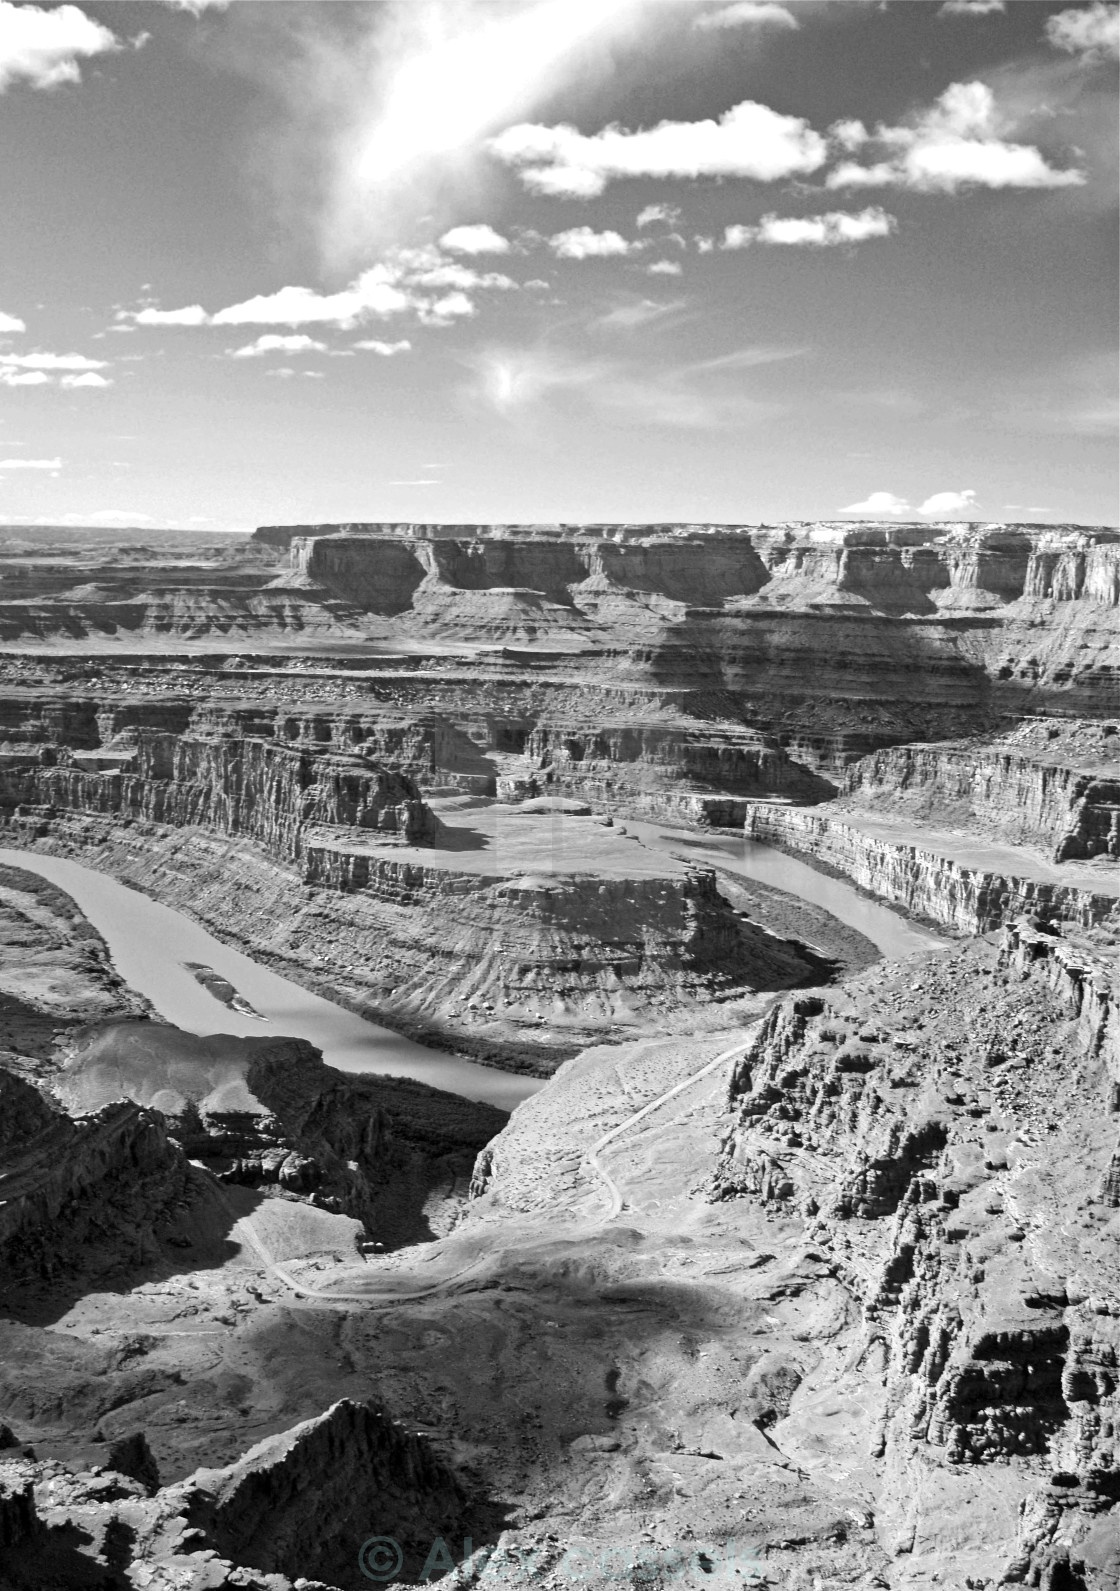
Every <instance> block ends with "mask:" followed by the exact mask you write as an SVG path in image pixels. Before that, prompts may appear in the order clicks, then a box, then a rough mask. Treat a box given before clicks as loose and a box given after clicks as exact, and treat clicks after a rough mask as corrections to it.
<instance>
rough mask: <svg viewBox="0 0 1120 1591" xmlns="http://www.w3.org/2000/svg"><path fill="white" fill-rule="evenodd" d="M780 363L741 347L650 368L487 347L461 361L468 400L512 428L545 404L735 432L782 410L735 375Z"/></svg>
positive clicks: (633, 420) (558, 352)
mask: <svg viewBox="0 0 1120 1591" xmlns="http://www.w3.org/2000/svg"><path fill="white" fill-rule="evenodd" d="M673 307H676V306H673ZM616 324H621V322H618V321H616ZM779 357H781V358H786V357H789V353H788V351H781V352H780V353H779V352H777V351H775V350H765V349H763V350H752V349H740V350H737V351H735V352H734V353H732V354H731V355H723V356H720V358H718V359H711V360H702V361H699V362H695V363H692V364H683V365H676V366H669V367H663V366H661V367H656V368H651V367H650V366H648V365H645V364H639V363H637V362H636V361H633V360H623V359H603V358H591V359H588V358H583V357H579V356H577V355H574V354H571V353H569V352H567V351H566V350H562V349H558V348H547V347H544V348H542V347H535V348H519V349H512V348H497V347H490V348H485V349H483V350H481V351H480V352H476V353H474V354H472V355H471V356H470V357H469V358H468V359H467V363H468V365H469V366H470V368H472V369H473V371H474V372H475V381H474V383H473V384H472V385H471V387H470V388H469V389H468V392H467V397H468V398H469V399H470V401H471V403H472V404H473V405H477V404H479V403H481V404H483V405H485V406H486V407H488V408H491V409H493V410H494V411H495V412H496V413H498V414H499V415H501V416H502V417H503V418H505V419H508V420H511V421H518V422H521V421H525V420H528V419H530V418H531V417H532V415H533V412H534V411H535V410H538V409H540V408H542V407H543V406H544V405H545V404H553V403H556V402H560V403H563V404H576V405H577V406H581V407H583V408H585V409H588V410H590V411H591V412H592V413H593V414H595V415H597V416H598V417H599V418H600V419H601V420H603V421H606V422H609V423H612V424H619V425H643V426H656V427H667V428H671V429H676V430H689V431H697V430H735V429H738V428H741V427H742V426H745V425H750V424H753V423H756V422H757V421H758V420H760V419H764V418H769V417H771V416H773V415H774V414H777V413H780V412H782V411H781V408H780V406H779V405H776V404H775V403H773V402H770V401H767V400H766V399H764V398H763V397H761V396H759V395H757V394H755V393H754V392H752V391H749V390H746V388H745V387H744V383H743V379H742V375H741V372H743V371H745V370H746V369H748V368H750V367H751V366H752V365H762V364H769V363H772V362H773V361H774V359H775V358H779ZM729 378H730V379H729Z"/></svg>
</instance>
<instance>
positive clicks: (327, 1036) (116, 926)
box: [0, 848, 541, 1110]
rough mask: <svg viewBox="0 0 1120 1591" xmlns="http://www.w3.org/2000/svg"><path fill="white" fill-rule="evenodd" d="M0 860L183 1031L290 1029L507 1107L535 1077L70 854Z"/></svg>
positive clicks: (348, 1066)
mask: <svg viewBox="0 0 1120 1591" xmlns="http://www.w3.org/2000/svg"><path fill="white" fill-rule="evenodd" d="M0 862H3V863H5V864H7V865H8V866H9V867H22V868H24V869H25V870H26V871H27V872H29V873H38V874H40V875H41V877H43V878H47V879H50V881H51V883H52V884H57V885H58V887H59V888H60V889H64V890H65V891H66V893H67V894H68V895H70V896H72V898H73V899H74V900H76V901H77V903H78V905H79V906H80V907H81V909H82V911H83V912H84V913H85V915H86V916H87V917H88V918H89V920H90V922H91V923H92V924H93V926H94V927H95V928H96V929H97V931H98V933H99V934H100V935H101V937H102V938H103V939H104V941H105V943H106V944H107V945H108V947H109V952H110V954H111V955H112V958H113V965H114V966H115V967H116V969H117V971H118V972H119V973H120V975H121V977H122V978H123V979H124V980H125V982H126V983H129V984H131V986H132V987H133V988H134V989H137V990H139V992H140V993H141V994H143V995H146V996H147V997H148V999H149V1000H150V1001H151V1002H152V1004H153V1006H155V1008H156V1010H157V1011H158V1012H159V1014H160V1016H162V1017H166V1019H167V1020H168V1022H173V1023H174V1024H175V1026H176V1027H180V1028H184V1029H185V1030H186V1031H187V1032H188V1033H236V1034H239V1035H240V1036H241V1037H242V1038H253V1039H259V1038H262V1037H264V1036H265V1035H267V1034H269V1033H277V1034H281V1033H282V1034H290V1035H292V1036H293V1037H294V1038H299V1039H307V1040H308V1041H309V1042H310V1043H312V1044H314V1045H315V1046H316V1048H317V1049H320V1050H322V1052H323V1059H324V1060H325V1061H326V1062H327V1064H328V1065H329V1066H336V1067H337V1068H338V1070H339V1071H340V1072H381V1073H385V1074H387V1075H389V1076H393V1077H415V1078H418V1079H419V1081H420V1082H422V1083H428V1084H430V1085H431V1087H432V1088H445V1089H447V1090H448V1091H449V1092H450V1093H453V1094H462V1095H464V1096H465V1097H466V1098H467V1099H481V1100H485V1101H486V1103H487V1104H489V1105H497V1106H498V1108H499V1109H500V1110H512V1109H513V1107H514V1106H515V1105H517V1104H519V1103H520V1101H521V1100H523V1099H527V1098H528V1096H529V1095H530V1094H535V1093H536V1091H537V1090H538V1089H539V1088H540V1087H541V1079H540V1078H538V1077H519V1076H518V1075H517V1074H516V1073H514V1072H502V1071H499V1070H498V1069H497V1068H496V1067H493V1066H479V1065H478V1064H477V1063H476V1062H474V1061H467V1060H463V1059H461V1058H460V1057H458V1056H455V1055H447V1054H445V1053H444V1052H443V1051H442V1050H434V1049H429V1048H428V1047H427V1046H426V1045H424V1044H414V1043H413V1042H412V1040H411V1039H406V1038H403V1037H402V1036H401V1034H399V1033H394V1032H393V1031H392V1030H391V1029H390V1028H383V1027H378V1025H377V1024H376V1023H375V1022H366V1021H364V1020H363V1018H361V1017H360V1016H355V1015H354V1013H353V1012H352V1011H346V1010H344V1009H343V1008H342V1006H340V1005H334V1004H333V1003H332V1002H331V1001H330V1000H324V999H322V998H321V997H320V996H319V995H317V994H312V993H311V992H310V990H308V989H303V988H301V987H300V985H299V984H297V983H290V982H289V981H288V979H287V978H281V977H280V976H279V974H277V973H275V972H270V971H269V969H268V968H267V967H262V966H261V965H260V964H259V963H258V962H256V961H253V960H251V959H250V958H249V957H248V956H244V955H242V954H241V952H240V951H239V950H233V949H232V948H231V947H230V946H229V945H223V944H222V942H221V940H219V939H215V938H214V936H213V934H208V933H207V932H206V930H205V928H203V927H202V926H201V925H200V924H199V923H196V922H194V921H193V920H192V919H191V918H190V917H186V916H184V915H183V913H182V912H177V911H174V910H173V909H172V908H171V907H170V906H163V905H161V904H160V902H159V901H155V900H150V899H149V898H148V896H147V895H142V894H140V892H139V890H135V889H129V888H128V887H127V885H124V884H119V883H117V881H116V879H113V878H109V877H107V876H106V875H105V874H104V873H98V872H95V871H94V869H93V868H89V867H83V866H82V865H81V863H79V862H72V861H70V860H69V859H68V858H67V857H61V856H40V855H39V854H38V852H36V851H9V850H5V849H3V848H0ZM188 961H194V962H201V963H203V965H205V966H208V967H213V969H214V971H215V972H219V973H221V975H222V977H223V978H228V979H229V981H230V983H232V984H233V986H234V988H235V989H236V990H237V992H238V993H239V994H241V995H244V997H245V999H246V1000H248V1002H249V1004H250V1005H251V1006H253V1008H254V1009H255V1010H257V1011H259V1012H260V1014H261V1016H264V1017H267V1018H268V1021H267V1023H265V1022H261V1021H258V1020H256V1019H255V1018H253V1017H251V1016H243V1015H242V1014H241V1013H240V1012H239V1011H231V1010H229V1008H228V1007H226V1006H224V1005H222V1004H220V1003H219V1002H218V1001H217V1000H216V999H215V998H214V996H213V995H212V994H208V993H207V991H206V990H205V989H204V988H202V986H201V985H200V984H199V983H198V982H197V981H196V979H195V978H194V977H193V976H192V974H191V973H190V972H188V971H187V969H186V967H185V965H184V963H185V962H188Z"/></svg>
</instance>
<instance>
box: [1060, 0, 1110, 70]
mask: <svg viewBox="0 0 1120 1591" xmlns="http://www.w3.org/2000/svg"><path fill="white" fill-rule="evenodd" d="M1046 37H1047V38H1048V39H1049V41H1050V43H1051V44H1052V45H1053V46H1054V48H1055V49H1056V50H1065V52H1066V54H1067V55H1079V56H1080V57H1081V59H1082V60H1083V61H1086V62H1089V63H1092V62H1097V61H1115V60H1116V59H1117V58H1120V8H1118V7H1116V6H1110V5H1105V4H1104V3H1103V0H1097V3H1096V4H1095V5H1091V6H1077V7H1076V8H1075V9H1073V10H1072V11H1059V12H1058V14H1057V15H1056V16H1052V17H1047V19H1046Z"/></svg>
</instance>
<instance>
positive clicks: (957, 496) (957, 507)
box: [918, 491, 976, 515]
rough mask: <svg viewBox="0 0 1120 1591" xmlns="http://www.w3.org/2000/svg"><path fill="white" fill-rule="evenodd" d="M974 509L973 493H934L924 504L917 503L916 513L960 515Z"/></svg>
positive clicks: (974, 495) (974, 496) (974, 498)
mask: <svg viewBox="0 0 1120 1591" xmlns="http://www.w3.org/2000/svg"><path fill="white" fill-rule="evenodd" d="M975 507H976V493H975V492H971V491H963V492H934V494H933V496H932V497H927V498H926V500H925V502H924V503H919V505H918V512H919V514H931V515H942V514H962V513H966V512H968V511H969V510H971V509H973V508H975Z"/></svg>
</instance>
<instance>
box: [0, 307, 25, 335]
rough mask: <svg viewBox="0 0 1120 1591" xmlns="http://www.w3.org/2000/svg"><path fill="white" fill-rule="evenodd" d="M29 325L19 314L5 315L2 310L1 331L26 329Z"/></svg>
mask: <svg viewBox="0 0 1120 1591" xmlns="http://www.w3.org/2000/svg"><path fill="white" fill-rule="evenodd" d="M26 330H27V327H26V326H25V325H24V323H23V321H22V320H20V318H19V316H18V315H5V314H4V311H3V310H0V333H5V332H17V331H26Z"/></svg>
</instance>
